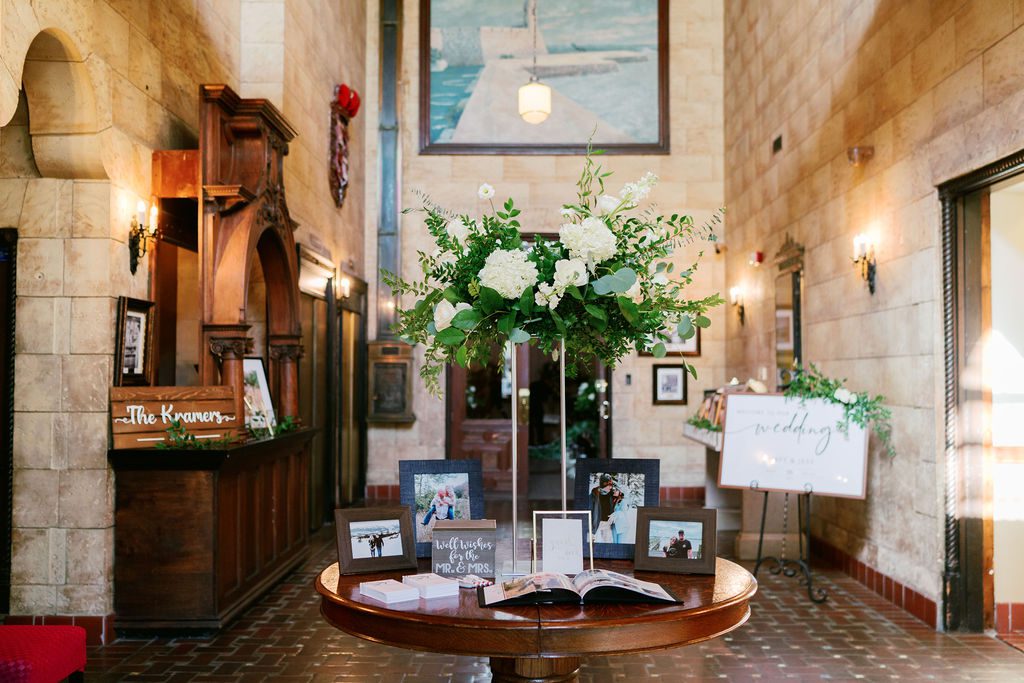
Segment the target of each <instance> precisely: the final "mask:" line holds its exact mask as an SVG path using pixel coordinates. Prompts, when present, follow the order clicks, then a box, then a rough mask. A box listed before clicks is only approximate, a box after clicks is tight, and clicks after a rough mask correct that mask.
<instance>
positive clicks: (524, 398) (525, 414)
mask: <svg viewBox="0 0 1024 683" xmlns="http://www.w3.org/2000/svg"><path fill="white" fill-rule="evenodd" d="M529 420H530V390H529V389H520V390H519V415H518V421H517V422H516V424H517V425H518V424H522V423H525V422H529Z"/></svg>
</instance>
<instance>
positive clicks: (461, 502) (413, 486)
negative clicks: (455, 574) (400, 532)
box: [398, 460, 484, 557]
mask: <svg viewBox="0 0 1024 683" xmlns="http://www.w3.org/2000/svg"><path fill="white" fill-rule="evenodd" d="M398 482H399V488H400V493H399V496H400V498H401V503H402V505H404V506H406V507H408V509H409V514H410V515H411V518H412V526H413V529H414V533H415V537H416V538H415V540H416V556H417V557H430V556H431V549H430V546H431V543H432V541H433V539H434V525H435V524H436V523H437V521H438V520H440V519H448V520H456V519H482V518H483V516H484V484H483V470H482V469H481V466H480V461H479V460H399V461H398Z"/></svg>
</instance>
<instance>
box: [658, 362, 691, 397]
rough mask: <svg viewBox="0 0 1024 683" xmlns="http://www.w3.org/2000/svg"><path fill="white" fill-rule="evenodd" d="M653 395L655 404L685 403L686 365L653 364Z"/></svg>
mask: <svg viewBox="0 0 1024 683" xmlns="http://www.w3.org/2000/svg"><path fill="white" fill-rule="evenodd" d="M652 379H653V384H654V397H653V401H652V402H653V403H654V405H656V406H684V405H686V366H685V365H655V366H654V377H653V378H652Z"/></svg>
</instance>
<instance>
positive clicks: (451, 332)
mask: <svg viewBox="0 0 1024 683" xmlns="http://www.w3.org/2000/svg"><path fill="white" fill-rule="evenodd" d="M436 339H437V341H439V342H441V343H442V344H444V345H445V346H456V345H458V344H461V343H462V342H464V341H465V340H466V334H465V333H464V332H463V331H462V330H460V329H459V328H457V327H446V328H444V329H443V330H441V331H440V332H438V333H437V335H436Z"/></svg>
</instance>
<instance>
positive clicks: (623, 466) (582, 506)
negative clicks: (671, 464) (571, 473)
mask: <svg viewBox="0 0 1024 683" xmlns="http://www.w3.org/2000/svg"><path fill="white" fill-rule="evenodd" d="M660 472H661V461H660V460H656V459H653V458H637V459H630V458H611V459H606V460H599V459H593V460H592V459H590V458H586V459H584V460H578V461H577V462H576V485H575V489H574V496H573V509H575V510H592V511H593V504H592V500H591V494H592V492H593V490H592V488H591V483H590V479H591V477H592V476H598V477H600V475H601V474H611V475H613V476H618V475H637V474H642V475H643V476H644V479H643V483H642V484H643V501H636V500H634V501H626V500H625V498H624V499H623V502H624V504H625V505H626V508H625V509H624V510H623V512H625V513H626V514H625V515H624V517H625V518H626V519H629V518H630V516H631V515H630V512H629V510H630V507H629V505H630V503H631V502H632V503H635V509H636V510H639V509H640V508H642V507H657V505H658V502H659V497H660V495H661V482H660V476H661V475H660ZM598 483H600V478H599V479H598ZM622 483H628V482H622ZM609 519H610V518H609ZM609 519H601V514H600V511H598V512H597V513H595V514H592V519H591V531H592V532H593V531H595V527H596V528H597V530H598V531H599V532H600V530H601V522H604V521H609ZM634 532H635V529H634ZM622 533H623V534H624V536H625V538H627V539H628V538H629V529H628V528H627V529H625V530H624V531H623V532H622ZM635 545H636V543H635V534H634V538H633V540H624V541H622V542H619V543H615V542H611V543H609V542H607V541H597V540H595V543H594V557H597V558H603V559H610V560H614V559H620V560H622V559H625V560H628V559H632V557H633V550H634V546H635Z"/></svg>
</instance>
